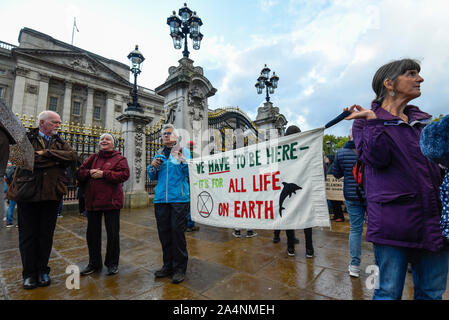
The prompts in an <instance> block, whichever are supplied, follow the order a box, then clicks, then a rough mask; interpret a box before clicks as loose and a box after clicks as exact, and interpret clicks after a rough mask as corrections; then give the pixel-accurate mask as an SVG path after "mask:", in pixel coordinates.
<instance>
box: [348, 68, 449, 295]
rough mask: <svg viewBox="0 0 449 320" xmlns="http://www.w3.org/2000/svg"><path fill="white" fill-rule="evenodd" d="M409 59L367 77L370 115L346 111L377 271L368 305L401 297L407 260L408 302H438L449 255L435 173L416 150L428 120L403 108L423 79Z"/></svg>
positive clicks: (353, 108) (438, 179) (353, 109)
mask: <svg viewBox="0 0 449 320" xmlns="http://www.w3.org/2000/svg"><path fill="white" fill-rule="evenodd" d="M420 71H421V67H420V65H419V63H418V62H417V61H415V60H412V59H402V60H396V61H393V62H390V63H388V64H385V65H384V66H382V67H380V68H379V69H378V70H377V72H376V73H375V75H374V77H373V82H372V88H373V90H374V92H375V93H376V98H375V99H374V100H373V102H372V104H371V109H365V108H363V107H361V106H359V105H353V106H351V107H350V108H345V109H344V111H347V110H349V111H350V112H351V114H350V115H349V116H348V117H346V119H347V120H355V121H354V124H353V127H352V132H353V135H354V142H355V145H356V149H357V155H358V157H359V159H360V160H361V161H362V162H363V163H364V165H365V170H364V181H365V183H364V190H365V195H366V201H367V213H368V223H367V231H366V241H369V242H372V243H373V248H374V258H375V262H376V265H377V266H378V268H379V275H378V278H377V284H378V286H377V288H376V289H374V295H373V299H375V300H381V299H382V300H393V299H401V297H402V291H403V288H404V281H405V276H406V274H407V264H408V262H411V265H412V277H413V283H414V299H416V300H418V299H419V300H421V299H436V300H441V299H442V295H443V293H444V292H445V291H446V284H447V275H448V267H449V252H448V251H447V247H445V246H444V241H443V235H442V230H441V228H440V217H441V200H440V195H439V188H440V185H441V183H442V170H441V169H440V167H439V166H438V165H437V164H436V163H434V162H432V161H431V160H429V159H428V158H426V157H425V156H424V155H423V154H422V152H421V150H420V133H421V131H422V130H423V128H424V127H425V125H426V124H428V123H429V122H430V121H431V116H430V115H429V114H427V113H425V112H423V111H421V110H420V109H419V108H418V107H416V106H414V105H410V104H409V102H410V101H411V100H413V99H415V98H418V97H419V96H421V84H422V82H423V81H424V79H423V78H422V77H421V76H420V74H419V72H420Z"/></svg>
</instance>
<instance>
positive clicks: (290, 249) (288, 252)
mask: <svg viewBox="0 0 449 320" xmlns="http://www.w3.org/2000/svg"><path fill="white" fill-rule="evenodd" d="M287 254H288V255H289V256H290V257H293V256H295V248H287Z"/></svg>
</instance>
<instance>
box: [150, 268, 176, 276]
mask: <svg viewBox="0 0 449 320" xmlns="http://www.w3.org/2000/svg"><path fill="white" fill-rule="evenodd" d="M172 274H173V271H172V270H169V269H166V268H162V269H160V270H157V271H156V272H155V273H154V276H155V277H156V278H165V277H169V276H171V275H172Z"/></svg>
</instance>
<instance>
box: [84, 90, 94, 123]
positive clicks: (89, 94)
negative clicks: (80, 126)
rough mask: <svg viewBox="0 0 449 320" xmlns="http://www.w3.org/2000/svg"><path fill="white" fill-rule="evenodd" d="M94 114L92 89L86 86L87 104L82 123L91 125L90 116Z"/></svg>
mask: <svg viewBox="0 0 449 320" xmlns="http://www.w3.org/2000/svg"><path fill="white" fill-rule="evenodd" d="M93 116H94V89H93V88H89V87H88V88H87V105H86V118H85V119H84V123H85V125H86V127H88V126H91V125H92V118H93Z"/></svg>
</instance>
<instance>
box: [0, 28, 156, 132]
mask: <svg viewBox="0 0 449 320" xmlns="http://www.w3.org/2000/svg"><path fill="white" fill-rule="evenodd" d="M18 41H19V46H15V45H11V44H7V43H4V42H0V98H2V99H4V100H5V102H6V103H7V105H9V106H12V110H13V112H15V113H18V114H19V115H22V114H25V115H27V116H33V117H34V118H36V117H37V115H38V114H39V113H40V112H41V111H43V110H47V109H48V110H53V111H56V112H58V113H59V114H60V115H61V118H62V121H63V123H65V122H66V121H68V122H69V123H71V122H73V123H75V124H76V123H80V124H83V125H86V126H90V125H91V126H97V127H102V128H107V129H118V130H120V129H121V125H120V123H119V122H118V121H117V119H116V118H117V117H118V116H120V115H121V114H122V113H123V111H124V110H125V109H126V107H127V103H128V102H130V96H131V95H130V92H131V90H132V83H130V82H129V77H130V71H129V66H128V65H126V64H123V63H121V62H117V61H114V60H110V59H107V58H105V57H102V56H99V55H97V54H94V53H92V52H89V51H86V50H83V49H80V48H78V47H75V46H72V45H70V44H67V43H65V42H62V41H59V40H57V39H54V38H52V37H51V36H49V35H46V34H44V33H41V32H38V31H36V30H33V29H29V28H23V29H22V30H21V31H20V34H19V39H18ZM138 99H139V103H140V105H141V106H142V107H143V109H144V113H145V116H148V117H150V118H151V119H156V120H157V119H159V118H160V117H161V116H162V114H163V109H164V97H162V96H160V95H158V94H156V93H155V92H154V91H153V90H150V89H147V88H143V87H139V89H138Z"/></svg>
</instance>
